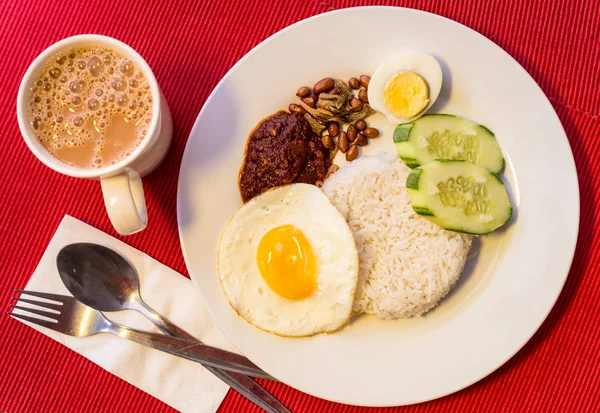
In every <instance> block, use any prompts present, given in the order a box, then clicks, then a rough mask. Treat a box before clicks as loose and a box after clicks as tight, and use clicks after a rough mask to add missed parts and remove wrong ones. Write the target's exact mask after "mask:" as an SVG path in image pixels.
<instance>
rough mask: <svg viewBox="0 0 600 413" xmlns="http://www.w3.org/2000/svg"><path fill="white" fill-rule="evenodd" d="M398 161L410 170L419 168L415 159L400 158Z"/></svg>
mask: <svg viewBox="0 0 600 413" xmlns="http://www.w3.org/2000/svg"><path fill="white" fill-rule="evenodd" d="M400 160H401V161H402V162H403V163H404V165H406V166H408V167H409V168H410V169H413V168H416V167H419V166H421V164H420V163H419V162H418V161H417V160H416V159H415V158H403V157H400Z"/></svg>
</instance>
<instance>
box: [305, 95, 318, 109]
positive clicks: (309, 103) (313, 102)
mask: <svg viewBox="0 0 600 413" xmlns="http://www.w3.org/2000/svg"><path fill="white" fill-rule="evenodd" d="M302 102H304V103H305V104H306V105H307V106H309V107H311V108H313V109H314V108H316V107H317V101H316V100H315V99H313V98H312V97H308V98H303V99H302Z"/></svg>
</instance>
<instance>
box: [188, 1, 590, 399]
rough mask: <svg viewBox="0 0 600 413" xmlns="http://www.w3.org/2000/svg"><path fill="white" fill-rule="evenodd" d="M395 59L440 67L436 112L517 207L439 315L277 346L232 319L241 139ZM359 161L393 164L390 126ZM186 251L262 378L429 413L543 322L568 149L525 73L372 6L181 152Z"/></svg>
mask: <svg viewBox="0 0 600 413" xmlns="http://www.w3.org/2000/svg"><path fill="white" fill-rule="evenodd" d="M404 48H410V49H420V50H423V51H427V52H429V53H431V54H433V55H434V56H435V57H436V58H438V60H439V61H440V62H441V64H442V67H443V70H444V84H443V87H442V93H441V95H440V98H439V99H438V102H437V103H436V104H435V105H434V107H433V108H432V111H434V112H445V113H453V114H456V115H460V116H464V117H466V118H469V119H472V120H474V121H477V122H479V123H481V124H484V125H486V126H487V127H489V128H490V129H491V130H492V131H494V132H495V134H496V136H497V139H498V141H499V143H500V146H501V147H502V149H503V151H504V154H505V157H506V160H507V168H506V171H505V172H504V180H505V182H506V183H507V187H508V189H509V192H510V194H511V198H512V202H513V205H514V206H515V214H514V218H513V220H512V221H511V223H510V225H509V226H508V228H507V229H505V230H503V231H500V232H497V233H494V234H492V235H488V236H484V237H481V238H480V242H479V246H478V248H479V250H480V254H479V257H478V258H477V259H475V260H473V261H472V262H470V264H469V265H468V268H467V269H466V271H465V273H464V274H463V276H462V277H461V280H460V282H459V284H458V285H457V286H456V288H455V289H454V290H453V291H452V292H451V294H450V295H449V296H448V297H447V298H446V299H445V300H444V301H443V303H442V304H441V305H440V306H439V307H438V308H436V309H435V310H433V311H432V312H430V313H429V314H428V315H427V316H425V317H422V318H416V319H410V320H397V321H379V320H376V319H375V318H373V317H370V316H368V317H367V316H363V317H359V318H357V319H356V320H354V321H353V322H352V323H351V324H350V325H349V326H347V327H346V328H344V329H343V330H341V331H339V332H337V333H335V334H331V335H320V336H316V337H312V338H304V339H286V338H281V337H277V336H275V335H272V334H269V333H265V332H263V331H260V330H258V329H257V328H255V327H253V326H252V325H250V324H248V323H246V322H245V321H244V320H243V319H242V318H240V317H238V316H237V315H236V313H235V312H234V311H233V310H232V309H231V308H230V307H229V305H228V303H227V300H226V298H225V296H224V295H223V293H222V291H221V288H220V285H219V281H218V276H217V269H216V259H215V257H216V249H217V243H218V239H219V234H220V232H221V230H222V229H223V228H224V226H225V224H226V222H227V220H228V218H229V217H230V216H231V215H232V214H233V213H234V212H235V211H236V210H237V209H238V208H239V207H240V205H241V202H240V195H239V192H238V187H237V178H238V171H239V168H240V165H241V163H242V158H243V153H244V147H245V143H246V139H247V137H248V134H249V133H250V131H251V130H252V129H253V128H254V126H255V125H256V124H257V123H258V122H259V121H260V120H261V119H262V118H264V117H266V116H268V115H270V114H272V113H274V112H276V111H277V110H280V109H283V108H286V107H287V105H288V103H290V102H291V101H292V99H294V94H295V91H296V89H297V88H298V87H299V86H301V85H305V84H306V85H312V84H314V83H315V82H316V81H317V80H319V79H321V78H323V77H326V76H334V77H340V78H343V79H348V78H349V77H351V76H357V75H360V74H363V73H367V74H369V73H372V71H373V70H374V69H375V68H376V67H377V66H378V65H379V63H380V62H381V61H382V60H383V59H384V58H385V57H386V56H388V55H391V54H393V53H394V52H395V51H399V50H402V49H404ZM369 123H371V124H373V125H374V126H377V127H379V128H380V129H381V130H382V131H383V136H382V137H381V138H379V139H378V140H373V141H372V144H371V145H369V146H367V147H365V148H366V151H365V153H373V152H377V151H382V150H389V151H393V150H394V147H393V144H392V136H391V132H392V131H393V126H394V125H391V124H389V123H387V121H386V120H385V119H384V118H383V117H382V116H380V115H377V116H375V117H373V118H372V119H369ZM177 206H178V222H179V233H180V237H181V244H182V248H183V252H184V255H185V259H186V263H187V266H188V269H189V272H190V275H191V277H192V279H193V281H194V284H195V285H196V286H197V287H198V288H199V290H200V293H201V295H202V298H203V300H204V304H205V305H206V307H207V309H208V311H209V312H210V314H211V315H212V317H213V318H214V320H215V321H216V322H217V324H218V325H219V327H220V328H221V329H222V330H223V332H224V333H225V334H226V335H227V337H228V338H229V339H230V340H231V341H232V342H233V343H234V344H235V345H236V346H237V347H238V348H239V349H240V351H242V352H243V353H244V354H245V355H246V356H247V357H248V358H250V359H251V360H252V361H253V362H255V363H256V364H257V365H258V366H260V367H261V368H263V369H264V370H266V371H267V372H269V373H270V374H272V375H273V376H275V377H277V378H278V379H280V380H281V381H283V382H284V383H287V384H289V385H290V386H292V387H295V388H297V389H299V390H302V391H304V392H306V393H309V394H312V395H315V396H318V397H322V398H325V399H329V400H334V401H338V402H343V403H349V404H357V405H370V406H386V405H403V404H410V403H417V402H422V401H425V400H430V399H433V398H437V397H441V396H443V395H446V394H449V393H452V392H455V391H457V390H460V389H462V388H464V387H466V386H468V385H470V384H472V383H474V382H476V381H477V380H479V379H481V378H483V377H484V376H486V375H488V374H489V373H491V372H492V371H494V370H495V369H496V368H498V367H499V366H500V365H502V364H503V363H504V362H506V361H507V360H508V359H509V358H510V357H511V356H513V355H514V354H515V353H516V352H517V351H518V350H519V349H520V348H521V347H522V346H523V345H524V344H525V343H526V342H527V340H529V338H530V337H531V336H532V335H533V333H534V332H535V331H536V330H537V329H538V327H539V326H540V325H541V323H542V322H543V321H544V319H545V318H546V316H547V315H548V313H549V311H550V309H551V308H552V306H553V304H554V302H555V301H556V299H557V297H558V295H559V293H560V291H561V289H562V286H563V284H564V282H565V279H566V277H567V274H568V271H569V267H570V264H571V260H572V257H573V253H574V249H575V243H576V240H577V231H578V222H579V192H578V184H577V175H576V171H575V165H574V161H573V156H572V154H571V149H570V147H569V144H568V141H567V138H566V136H565V133H564V131H563V128H562V126H561V124H560V121H559V119H558V117H557V116H556V113H555V112H554V110H553V109H552V106H551V105H550V103H549V102H548V100H547V99H546V97H545V96H544V94H543V93H542V91H541V90H540V88H539V87H538V86H537V84H536V83H535V82H534V81H533V79H532V78H531V77H530V76H529V75H528V74H527V72H526V71H525V70H524V69H523V68H522V67H521V66H520V65H519V64H518V63H517V62H516V61H515V60H513V59H512V58H511V57H510V56H509V55H508V54H507V53H505V52H504V51H502V50H501V49H500V48H499V47H498V46H496V45H495V44H494V43H492V42H491V41H489V40H487V39H486V38H484V37H483V36H481V35H479V34H478V33H476V32H474V31H473V30H471V29H469V28H467V27H465V26H462V25H460V24H458V23H456V22H453V21H451V20H447V19H445V18H442V17H439V16H436V15H433V14H428V13H423V12H419V11H415V10H409V9H401V8H383V7H369V8H357V9H346V10H341V11H336V12H332V13H327V14H323V15H319V16H316V17H313V18H310V19H308V20H305V21H302V22H300V23H298V24H295V25H293V26H291V27H289V28H287V29H285V30H283V31H281V32H279V33H277V34H276V35H274V36H272V37H271V38H269V39H268V40H266V41H264V42H263V43H261V44H260V45H259V46H257V47H256V48H255V49H254V50H252V51H251V52H250V53H248V55H246V56H245V57H244V58H243V59H242V60H240V61H239V62H238V63H237V64H236V65H235V66H234V67H233V68H232V69H231V71H230V72H229V73H228V74H227V75H226V76H225V77H224V78H223V80H222V81H221V82H220V83H219V85H218V86H217V87H216V88H215V90H214V91H213V93H212V95H211V96H210V97H209V99H208V100H207V102H206V104H205V105H204V108H203V109H202V111H201V112H200V115H199V116H198V119H197V120H196V124H195V125H194V128H193V130H192V133H191V135H190V137H189V141H188V143H187V147H186V150H185V154H184V157H183V163H182V166H181V173H180V178H179V190H178V201H177Z"/></svg>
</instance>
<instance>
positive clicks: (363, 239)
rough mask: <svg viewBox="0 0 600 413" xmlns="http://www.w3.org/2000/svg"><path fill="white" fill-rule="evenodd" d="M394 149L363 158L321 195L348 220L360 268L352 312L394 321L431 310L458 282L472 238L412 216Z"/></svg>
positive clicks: (343, 170)
mask: <svg viewBox="0 0 600 413" xmlns="http://www.w3.org/2000/svg"><path fill="white" fill-rule="evenodd" d="M409 172H410V169H409V168H408V167H406V166H405V165H404V164H403V163H402V162H401V161H400V160H399V159H398V155H397V154H391V153H382V154H379V155H376V156H368V157H367V156H365V157H361V158H359V159H357V160H356V161H354V162H352V163H349V164H347V165H346V166H344V167H343V168H341V169H340V170H339V171H337V172H336V173H334V174H333V175H332V176H331V177H329V178H328V179H327V180H326V181H325V183H324V185H323V190H324V191H325V194H326V195H327V196H328V197H329V198H330V199H331V201H332V202H333V204H334V205H335V206H336V207H337V208H338V209H339V210H340V212H341V213H342V215H344V217H345V218H346V220H347V221H348V223H349V225H350V228H351V229H352V232H353V233H354V237H355V239H356V245H357V247H358V253H359V258H360V274H359V281H358V288H357V290H356V297H355V300H354V307H353V310H354V312H355V313H357V314H360V313H369V314H375V315H376V316H377V317H378V318H382V319H392V318H403V317H412V316H418V315H421V314H423V313H425V312H426V311H428V310H430V309H431V308H433V307H434V306H435V305H436V304H437V303H438V302H439V301H440V300H441V299H442V298H443V297H444V296H445V295H446V294H447V293H448V291H450V289H451V288H452V286H453V285H454V284H455V283H456V281H457V280H458V278H459V277H460V274H461V272H462V270H463V268H464V265H465V261H466V259H467V255H468V253H469V250H470V248H471V237H470V236H468V235H463V234H458V233H455V232H451V231H446V230H444V229H442V228H441V227H439V226H438V225H436V224H434V223H432V222H430V221H428V220H427V219H425V218H423V217H420V216H419V215H417V214H416V213H415V212H414V211H413V209H412V208H411V206H410V198H409V195H408V190H407V189H406V187H405V183H406V177H407V175H408V174H409Z"/></svg>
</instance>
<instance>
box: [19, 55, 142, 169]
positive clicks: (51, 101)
mask: <svg viewBox="0 0 600 413" xmlns="http://www.w3.org/2000/svg"><path fill="white" fill-rule="evenodd" d="M28 108H29V121H30V124H31V126H32V130H33V132H34V134H35V135H36V137H37V139H38V140H39V141H40V143H41V144H42V145H43V146H44V148H45V149H46V150H47V151H48V152H49V153H50V154H52V155H53V156H54V157H55V158H57V159H58V160H60V161H61V162H64V163H65V164H68V165H71V166H75V167H78V168H83V169H90V168H103V167H106V166H109V165H113V164H115V163H117V162H119V161H121V160H122V159H124V158H127V157H128V156H129V155H130V154H131V153H132V151H133V150H135V148H136V147H137V146H138V145H139V144H140V142H142V140H143V139H144V137H145V136H146V132H147V128H148V127H149V126H150V122H151V118H152V93H151V91H150V86H149V84H148V80H147V79H146V77H145V75H144V74H143V73H142V71H141V70H140V69H139V68H138V67H137V66H136V65H135V64H134V63H133V61H132V60H131V59H128V58H127V56H125V55H123V54H122V53H119V52H117V51H115V50H113V49H110V48H108V47H105V46H90V47H80V48H73V49H70V50H65V51H63V52H61V53H59V54H58V55H56V56H54V57H52V58H51V59H50V60H48V62H46V64H45V65H44V67H43V69H42V70H41V72H40V73H39V75H38V76H37V78H36V79H35V80H34V81H33V82H32V83H31V85H30V87H29V100H28Z"/></svg>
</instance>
